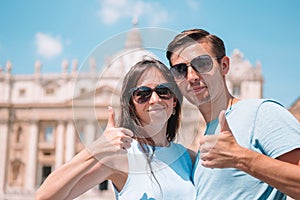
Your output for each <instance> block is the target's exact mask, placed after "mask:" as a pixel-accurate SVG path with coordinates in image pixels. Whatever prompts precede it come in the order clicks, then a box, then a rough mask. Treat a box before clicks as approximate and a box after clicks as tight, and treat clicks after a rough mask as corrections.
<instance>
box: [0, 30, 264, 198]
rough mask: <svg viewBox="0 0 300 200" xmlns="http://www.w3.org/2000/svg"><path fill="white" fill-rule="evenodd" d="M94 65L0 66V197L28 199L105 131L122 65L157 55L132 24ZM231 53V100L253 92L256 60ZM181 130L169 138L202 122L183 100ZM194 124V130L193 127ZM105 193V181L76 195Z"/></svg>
mask: <svg viewBox="0 0 300 200" xmlns="http://www.w3.org/2000/svg"><path fill="white" fill-rule="evenodd" d="M110 56H111V57H110V59H107V60H106V62H105V64H104V65H105V67H102V71H97V65H98V63H97V61H96V60H95V59H94V58H93V57H91V58H90V59H89V60H88V64H87V66H88V67H87V68H88V70H86V71H80V70H79V69H78V61H76V60H73V61H72V63H68V61H66V60H64V61H63V62H62V71H61V73H56V74H43V73H41V66H42V64H41V63H40V62H39V61H37V62H36V63H35V65H34V67H35V73H34V74H30V75H18V74H17V75H14V74H12V73H11V71H12V67H13V65H12V63H10V62H7V64H6V66H5V70H1V71H0V91H1V92H0V141H1V145H0V199H34V192H35V190H36V189H37V188H38V187H39V186H40V185H41V183H42V182H43V181H44V180H45V178H46V177H47V176H48V175H49V173H51V172H52V171H53V170H55V169H56V168H58V167H60V166H61V165H62V164H63V163H65V162H67V161H69V160H70V159H71V158H72V157H73V156H74V155H75V154H76V153H78V152H79V151H80V150H82V148H84V147H85V146H86V145H88V144H89V143H91V142H92V141H94V140H95V139H96V138H97V137H99V136H100V135H101V133H102V131H103V130H104V129H105V126H106V123H107V118H108V112H107V106H108V105H113V107H114V109H115V110H116V113H118V111H119V110H120V105H119V93H120V87H121V83H122V77H123V76H124V75H125V74H126V72H127V71H128V70H129V68H130V66H132V65H133V64H135V63H136V62H137V61H139V60H141V59H143V58H144V57H145V56H149V57H153V58H157V56H156V55H155V54H154V53H152V52H150V51H148V50H146V49H145V48H144V47H143V42H142V36H141V34H140V33H139V30H138V29H137V28H136V27H134V28H133V29H132V30H131V31H129V32H128V35H127V38H126V40H125V41H124V48H123V49H121V50H120V51H119V52H118V53H117V54H114V55H110ZM230 57H231V72H230V73H229V74H228V79H227V84H228V86H229V88H230V90H231V92H232V94H233V95H234V96H236V97H239V98H261V97H262V94H263V77H262V73H261V65H260V63H257V64H256V65H255V66H253V65H252V64H251V63H250V62H249V61H247V60H245V58H244V57H243V54H242V53H241V52H240V51H239V50H234V52H233V53H232V55H231V56H230ZM182 119H183V121H182V127H181V131H183V130H184V132H185V133H187V132H189V133H192V134H190V135H187V134H179V136H178V138H177V141H178V142H181V143H183V144H184V145H186V146H188V144H189V141H191V140H192V139H193V137H195V136H196V134H197V132H199V129H201V128H202V129H203V128H204V123H203V121H201V116H198V111H196V110H195V108H194V107H193V106H192V105H190V104H189V103H188V102H186V101H184V102H183V116H182ZM199 123H200V128H195V127H199V126H198V125H199ZM100 196H101V197H102V198H101V199H112V198H113V191H112V187H111V185H110V184H107V183H106V182H104V183H102V184H100V185H99V186H98V187H95V188H93V189H91V190H90V191H89V192H87V193H86V194H84V195H83V196H82V197H79V198H78V199H93V198H95V199H97V198H98V199H99V197H100Z"/></svg>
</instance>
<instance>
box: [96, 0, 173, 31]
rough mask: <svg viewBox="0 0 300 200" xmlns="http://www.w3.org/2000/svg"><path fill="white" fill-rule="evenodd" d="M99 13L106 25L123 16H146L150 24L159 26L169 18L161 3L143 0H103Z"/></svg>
mask: <svg viewBox="0 0 300 200" xmlns="http://www.w3.org/2000/svg"><path fill="white" fill-rule="evenodd" d="M99 2H100V5H101V6H100V10H99V11H98V14H99V16H100V19H101V21H102V22H103V23H104V24H106V25H112V24H114V23H116V22H118V20H120V19H121V18H124V17H127V18H132V19H134V18H137V19H138V18H140V17H145V18H146V19H147V20H148V22H149V25H151V26H157V25H159V24H161V23H164V22H166V21H167V20H168V17H169V16H168V12H167V10H165V9H164V8H163V7H162V6H161V5H160V4H159V3H153V2H144V1H141V0H102V1H99Z"/></svg>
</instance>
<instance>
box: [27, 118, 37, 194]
mask: <svg viewBox="0 0 300 200" xmlns="http://www.w3.org/2000/svg"><path fill="white" fill-rule="evenodd" d="M28 138H30V140H29V144H28V157H27V166H26V174H25V180H26V181H25V183H26V184H25V188H26V190H27V191H34V190H35V184H36V170H37V149H38V148H37V145H38V123H37V121H32V122H31V125H30V132H29V137H28Z"/></svg>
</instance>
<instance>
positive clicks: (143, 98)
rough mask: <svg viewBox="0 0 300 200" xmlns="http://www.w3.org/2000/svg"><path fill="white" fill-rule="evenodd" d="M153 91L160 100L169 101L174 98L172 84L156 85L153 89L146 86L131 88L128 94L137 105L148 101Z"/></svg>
mask: <svg viewBox="0 0 300 200" xmlns="http://www.w3.org/2000/svg"><path fill="white" fill-rule="evenodd" d="M153 91H154V92H155V93H156V94H157V95H158V96H159V97H160V98H161V99H165V100H168V99H171V98H172V97H173V96H174V92H173V91H174V83H162V84H159V85H157V86H156V87H155V88H153V89H152V88H150V87H147V86H140V87H136V88H132V89H131V90H130V94H131V96H132V98H133V100H134V101H136V102H137V103H139V104H144V103H146V102H147V101H149V100H150V98H151V95H152V93H153Z"/></svg>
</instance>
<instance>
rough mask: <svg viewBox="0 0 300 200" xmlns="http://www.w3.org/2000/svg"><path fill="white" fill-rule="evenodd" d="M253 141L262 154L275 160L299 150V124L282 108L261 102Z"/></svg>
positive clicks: (273, 103)
mask: <svg viewBox="0 0 300 200" xmlns="http://www.w3.org/2000/svg"><path fill="white" fill-rule="evenodd" d="M256 116H257V117H256V120H255V125H254V129H253V137H254V138H253V139H255V142H256V143H258V144H259V146H260V148H261V150H262V152H263V153H264V154H266V155H268V156H269V157H272V158H276V157H278V156H280V155H282V154H284V153H287V152H289V151H292V150H294V149H296V148H300V123H299V122H298V121H297V119H296V118H295V117H294V116H293V115H292V114H291V113H290V112H289V111H288V110H286V109H285V108H284V107H282V106H281V105H279V104H277V103H275V102H272V101H266V102H263V103H262V104H261V105H260V107H259V108H258V110H257V115H256Z"/></svg>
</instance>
